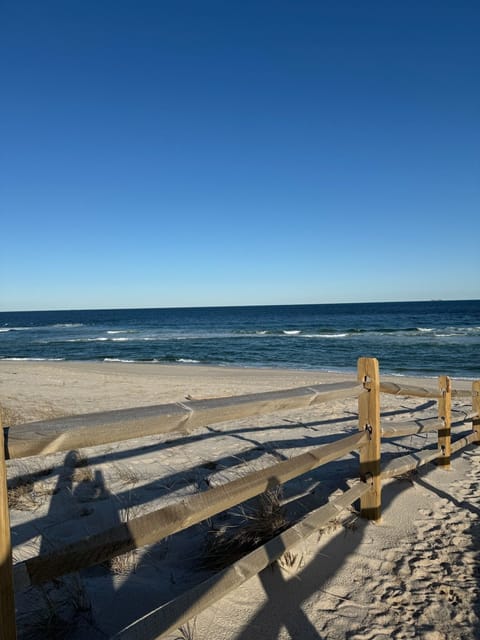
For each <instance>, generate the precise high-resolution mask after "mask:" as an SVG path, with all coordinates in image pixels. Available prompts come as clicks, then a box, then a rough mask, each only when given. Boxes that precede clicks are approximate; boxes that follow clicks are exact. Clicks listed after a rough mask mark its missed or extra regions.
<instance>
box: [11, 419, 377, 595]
mask: <svg viewBox="0 0 480 640" xmlns="http://www.w3.org/2000/svg"><path fill="white" fill-rule="evenodd" d="M367 439H368V434H367V433H366V432H362V433H354V434H353V435H350V436H346V437H344V438H341V439H340V440H338V441H336V442H333V443H331V444H326V445H322V446H321V447H317V448H316V449H312V450H311V451H308V452H306V453H302V454H300V455H298V456H295V457H293V458H290V460H285V461H284V462H279V463H277V464H274V465H271V466H270V467H267V468H265V469H262V470H260V471H255V472H253V473H250V474H248V475H246V476H244V477H243V478H238V479H236V480H233V481H231V482H227V483H225V484H224V485H221V486H218V487H214V488H212V489H209V490H208V491H204V492H201V493H197V494H195V495H193V496H190V497H188V498H184V499H183V500H182V501H180V502H178V503H175V504H171V505H167V506H165V507H163V508H161V509H158V510H156V511H153V512H151V513H147V514H145V515H143V516H140V517H138V518H134V519H132V520H129V522H128V523H123V524H121V525H118V526H116V527H113V528H111V529H108V530H107V531H104V532H102V533H99V534H96V535H92V536H89V537H88V538H84V539H83V540H80V541H79V542H77V543H73V544H70V545H68V546H66V547H64V548H63V549H61V550H59V551H56V552H52V553H49V554H45V555H41V556H37V557H35V558H31V559H29V560H26V561H25V563H24V565H25V566H26V568H27V572H28V575H29V577H30V583H31V584H38V583H40V582H43V581H45V580H51V579H52V578H55V577H58V576H61V575H64V574H66V573H71V572H72V571H77V570H79V569H82V568H85V567H88V566H92V565H94V564H98V563H100V562H104V561H105V560H108V559H109V558H113V557H115V556H117V555H121V554H122V553H126V552H127V551H130V550H132V549H135V548H138V547H142V546H144V545H146V544H152V543H154V542H158V541H160V540H162V539H163V538H166V537H167V536H169V535H171V534H173V533H176V532H178V531H182V530H183V529H187V528H188V527H191V526H192V525H194V524H197V523H198V522H201V521H202V520H205V519H206V518H209V517H211V516H214V515H215V514H217V513H220V512H221V511H225V510H226V509H229V508H231V507H233V506H235V505H237V504H240V503H242V502H244V501H245V500H248V499H249V498H253V497H254V496H256V495H259V494H260V493H263V492H264V491H266V490H267V489H271V488H273V487H276V486H278V485H280V484H283V483H285V482H287V481H288V480H291V479H293V478H296V477H298V476H301V475H303V474H304V473H306V472H307V471H311V470H312V469H316V468H317V467H320V466H321V465H323V464H326V463H327V462H331V461H332V460H336V459H338V458H340V457H342V456H343V455H345V454H347V453H349V452H351V451H353V450H356V449H358V448H360V447H362V446H364V445H365V443H366V442H367ZM17 566H18V567H19V568H18V571H19V572H20V573H21V574H22V576H21V580H22V581H23V584H25V571H24V569H23V568H22V565H21V564H20V565H17ZM15 570H16V571H17V568H15Z"/></svg>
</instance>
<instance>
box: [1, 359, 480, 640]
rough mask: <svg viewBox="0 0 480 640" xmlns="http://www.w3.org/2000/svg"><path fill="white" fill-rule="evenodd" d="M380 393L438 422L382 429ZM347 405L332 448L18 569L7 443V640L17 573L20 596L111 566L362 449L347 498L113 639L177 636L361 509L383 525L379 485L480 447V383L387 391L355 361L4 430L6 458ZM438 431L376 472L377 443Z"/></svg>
mask: <svg viewBox="0 0 480 640" xmlns="http://www.w3.org/2000/svg"><path fill="white" fill-rule="evenodd" d="M381 394H390V395H395V396H406V397H414V398H415V397H418V398H430V399H434V400H436V401H437V416H435V417H431V418H425V419H421V420H408V421H403V422H397V423H394V422H389V423H388V425H386V426H385V428H383V427H382V422H381V413H380V398H381ZM466 397H471V401H472V412H471V414H470V415H465V416H464V419H462V420H458V421H456V422H453V423H452V419H451V413H452V408H451V405H452V398H466ZM346 398H357V402H358V431H357V432H356V433H353V434H352V435H348V436H344V437H339V438H338V440H336V441H335V442H333V443H330V444H325V445H322V446H320V447H317V448H315V449H311V450H309V451H306V452H304V453H301V454H299V455H296V456H293V457H292V458H290V459H288V460H285V461H282V462H277V463H275V464H273V465H270V466H268V467H265V468H264V469H261V470H259V471H254V472H251V473H247V474H245V475H244V476H243V477H240V478H237V479H235V480H233V481H230V482H225V483H224V484H223V485H220V486H216V487H214V488H210V489H208V490H206V491H203V492H199V493H196V494H193V495H192V496H189V497H186V498H183V499H181V500H179V501H177V502H175V503H173V504H168V505H166V506H164V507H162V508H160V509H157V510H155V511H152V512H150V513H148V514H145V515H143V516H140V517H137V518H133V519H130V520H129V522H128V523H123V524H120V525H118V526H116V527H112V528H110V529H108V530H106V531H103V532H101V533H98V534H96V535H92V536H89V537H87V538H84V539H83V540H80V541H79V542H76V543H72V544H69V545H66V546H64V547H62V548H61V549H58V550H56V551H53V552H51V553H48V554H42V555H39V556H36V557H33V558H30V559H28V560H25V561H23V562H21V563H17V564H16V565H15V566H14V567H13V572H12V562H11V541H10V528H9V513H8V500H7V488H6V465H5V460H4V458H3V452H4V447H2V446H1V444H2V443H1V442H0V449H1V453H0V587H1V589H0V594H1V595H0V615H1V620H2V624H1V625H0V640H13V639H14V638H15V637H16V635H15V634H16V631H15V609H14V597H13V594H14V587H13V580H12V575H13V578H14V583H15V588H16V589H18V590H20V589H23V588H25V587H28V586H30V585H35V584H40V583H42V582H44V581H46V580H51V579H53V578H58V577H59V576H62V575H64V574H67V573H71V572H73V571H77V570H80V569H83V568H85V567H89V566H92V565H94V564H98V563H101V562H104V561H107V560H110V559H111V558H113V557H115V556H118V555H121V554H123V553H126V552H128V551H131V550H133V549H136V548H139V547H142V546H145V545H147V544H152V543H155V542H159V541H160V540H162V539H164V538H165V537H167V536H169V535H172V534H174V533H178V532H179V531H182V530H185V529H187V528H189V527H191V526H193V525H195V524H197V523H199V522H202V521H203V520H206V519H207V518H210V517H212V516H214V515H216V514H218V513H220V512H223V511H225V510H227V509H229V508H231V507H234V506H237V505H239V504H241V503H243V502H245V501H246V500H248V499H250V498H253V497H255V496H258V495H260V494H262V493H263V492H265V491H267V490H269V489H272V488H274V487H277V486H279V485H282V484H284V483H286V482H288V481H290V480H292V479H294V478H298V477H300V476H302V475H303V474H305V473H307V472H309V471H311V470H313V469H316V468H318V467H320V466H322V465H324V464H327V463H328V462H332V461H334V460H337V459H339V458H341V457H343V456H345V455H347V454H349V453H350V452H352V451H359V463H360V464H359V476H360V481H357V482H356V483H355V484H354V486H353V487H351V488H350V489H349V490H348V491H346V492H345V493H343V494H342V495H340V496H339V497H336V498H334V499H332V500H331V501H330V502H328V503H327V504H325V505H323V506H321V507H319V508H317V509H315V510H314V511H312V512H310V513H309V514H307V515H306V516H305V517H304V518H303V519H302V520H301V521H299V522H297V523H295V524H293V525H292V526H291V527H289V528H288V529H287V530H285V531H283V532H282V533H281V534H279V535H277V536H276V537H274V538H272V539H271V540H269V541H268V542H266V543H265V544H262V545H261V546H260V547H258V548H257V549H255V550H254V551H252V552H251V553H249V554H247V555H245V556H244V557H243V558H242V559H241V560H239V561H237V562H234V563H233V564H232V565H231V566H230V567H228V568H227V569H225V570H223V571H221V572H220V573H218V574H216V575H214V576H212V578H210V579H208V580H207V581H205V582H203V583H201V584H200V585H198V586H197V587H195V588H194V589H192V590H190V591H187V592H186V593H184V594H183V595H181V596H179V597H178V598H176V599H175V600H173V601H171V602H169V603H166V604H163V605H162V606H160V607H158V608H157V609H155V610H154V611H152V612H150V613H149V614H147V615H146V616H144V617H143V618H141V619H140V620H137V621H135V622H134V623H132V624H131V625H129V626H128V627H126V628H125V629H123V630H122V631H121V632H119V633H118V634H117V635H116V636H115V638H117V639H118V640H130V639H132V640H133V639H142V640H147V639H149V638H152V639H153V638H157V637H159V636H160V635H163V634H165V633H168V632H169V631H172V630H173V629H176V628H178V627H179V626H180V625H181V624H182V623H183V622H185V621H186V620H188V619H190V618H191V617H193V616H195V615H197V613H199V612H200V611H202V610H204V609H205V608H206V607H208V606H210V605H211V604H212V603H214V602H216V601H217V600H219V599H220V598H221V597H223V596H224V595H225V594H226V593H228V592H229V591H231V590H232V589H235V588H237V587H238V586H239V585H240V584H242V583H243V582H245V581H246V580H248V579H249V578H250V577H252V576H254V575H256V574H257V573H259V572H260V571H261V570H262V569H264V568H265V567H266V566H268V565H269V564H271V563H272V562H274V561H275V560H277V559H278V558H279V557H280V556H281V555H282V554H283V553H285V552H286V551H288V550H289V549H291V548H292V547H293V546H295V545H296V544H298V543H299V541H301V540H305V539H306V538H308V537H309V536H310V535H311V534H312V533H314V532H316V531H318V529H319V528H321V527H323V526H325V525H326V524H328V522H329V521H331V520H332V519H333V518H335V517H337V515H338V513H339V512H341V511H342V510H344V509H345V508H347V507H349V506H350V505H352V504H353V503H354V502H355V501H357V500H359V501H360V515H361V516H362V517H364V518H368V519H372V520H378V519H379V518H380V517H381V492H382V482H383V481H385V480H387V479H389V478H394V477H398V476H402V475H403V474H405V473H408V472H410V471H412V470H415V469H417V468H419V467H421V466H423V465H425V464H427V463H428V462H432V461H434V460H435V461H436V463H437V465H439V467H440V468H441V469H448V468H449V466H450V461H451V456H452V455H453V454H454V453H456V452H458V451H460V450H461V449H463V448H464V447H466V446H468V445H470V444H472V443H479V442H480V437H479V434H480V381H475V382H474V383H473V384H472V391H471V393H470V392H466V391H464V390H454V389H452V385H451V381H450V379H449V378H448V377H447V376H441V377H440V378H439V379H438V388H436V389H433V388H432V389H428V388H424V387H419V386H415V385H404V384H402V383H399V384H397V383H392V382H382V381H381V380H380V375H379V367H378V361H377V360H376V359H374V358H360V359H359V361H358V369H357V381H356V382H355V381H352V382H345V383H334V384H326V385H325V384H324V385H315V386H310V387H299V388H296V389H287V390H284V391H271V392H266V393H257V394H247V395H243V396H236V397H229V398H213V399H207V400H193V401H189V402H186V403H172V404H166V405H157V406H153V407H140V408H136V409H126V410H118V411H109V412H102V413H96V414H85V415H83V416H73V417H69V418H61V419H57V420H51V421H43V422H36V423H30V424H25V425H20V426H17V427H12V428H11V429H9V430H5V431H6V434H7V436H8V439H7V442H6V446H5V451H6V452H7V454H8V455H9V456H10V457H12V458H15V457H24V456H30V455H39V454H45V453H53V452H58V451H65V450H71V449H75V448H81V447H84V446H94V445H100V444H107V443H110V442H116V441H121V440H128V439H131V438H134V437H135V438H138V437H142V436H146V435H156V434H159V433H167V432H170V431H181V432H187V433H188V432H190V431H191V430H193V429H195V428H198V427H201V426H205V425H207V424H212V423H218V422H227V421H230V420H235V419H239V418H245V417H251V416H254V415H258V414H264V413H272V412H276V411H282V410H291V409H302V408H306V407H311V406H314V405H317V404H319V403H323V402H329V401H333V400H340V399H346ZM470 421H471V429H470V430H469V431H466V432H464V433H461V434H459V435H457V436H456V439H455V440H454V441H453V442H452V434H451V431H452V427H455V429H457V428H461V427H462V426H467V425H468V424H469V422H470ZM0 431H2V430H1V429H0ZM435 431H436V432H437V434H438V441H437V443H436V445H434V446H430V447H428V448H425V449H422V450H420V451H416V452H414V453H410V454H408V455H404V456H401V457H398V458H396V459H393V460H390V461H389V462H388V463H386V464H384V465H383V467H382V466H381V440H382V438H383V439H392V438H400V437H405V436H411V435H418V434H424V433H429V432H435ZM456 433H457V432H456ZM0 435H3V433H0ZM4 621H6V622H4Z"/></svg>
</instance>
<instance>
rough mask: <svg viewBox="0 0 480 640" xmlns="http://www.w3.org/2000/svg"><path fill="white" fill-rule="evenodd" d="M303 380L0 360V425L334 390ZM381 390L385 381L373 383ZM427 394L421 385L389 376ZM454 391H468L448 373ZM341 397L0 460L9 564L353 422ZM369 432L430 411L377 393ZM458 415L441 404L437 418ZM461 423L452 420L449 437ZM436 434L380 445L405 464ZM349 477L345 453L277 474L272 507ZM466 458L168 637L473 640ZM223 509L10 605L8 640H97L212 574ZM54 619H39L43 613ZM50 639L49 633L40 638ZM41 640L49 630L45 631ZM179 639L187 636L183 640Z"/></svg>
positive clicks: (476, 462)
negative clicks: (210, 556) (13, 617)
mask: <svg viewBox="0 0 480 640" xmlns="http://www.w3.org/2000/svg"><path fill="white" fill-rule="evenodd" d="M354 378H355V373H354V372H352V374H351V375H350V376H349V375H346V374H339V373H328V372H318V371H297V370H280V369H246V368H238V369H237V368H226V367H204V366H197V365H195V366H191V365H160V364H152V365H146V364H124V363H110V362H108V363H92V362H85V363H72V362H15V361H2V362H0V405H1V407H2V420H3V425H4V426H9V427H11V428H12V429H14V428H15V425H16V424H21V423H24V422H32V421H38V420H46V419H51V418H62V417H65V416H69V415H75V414H82V413H89V412H95V411H106V410H113V409H120V408H130V407H144V406H150V405H155V404H161V403H168V402H184V401H185V400H192V399H194V400H196V399H206V398H215V397H224V396H231V395H238V394H244V393H253V392H262V391H271V390H275V389H285V388H293V387H300V386H308V385H313V384H322V383H329V382H336V381H343V380H346V379H349V380H353V379H354ZM382 379H385V380H397V381H398V380H399V378H389V377H388V376H385V377H384V376H382ZM401 380H402V381H403V382H405V383H407V382H408V383H410V384H419V383H421V384H422V386H426V387H430V388H436V386H437V381H436V380H435V379H428V380H422V381H419V380H418V379H413V378H412V379H409V378H405V377H402V378H401ZM453 387H454V388H455V389H469V388H471V382H469V381H465V380H454V381H453ZM356 411H357V401H356V400H355V399H351V400H350V399H349V400H342V401H333V402H330V403H328V404H322V405H318V406H312V407H309V408H308V409H306V410H302V411H281V412H277V413H273V414H268V415H262V416H258V417H255V418H248V419H242V420H237V421H233V422H225V423H220V424H215V425H212V426H210V425H208V424H207V425H205V426H204V427H201V428H199V429H196V430H195V431H194V432H193V433H192V434H189V435H186V434H178V433H170V434H164V435H158V436H149V437H145V438H134V436H135V434H134V433H132V439H131V440H128V441H124V442H120V443H113V444H112V443H111V444H108V445H104V446H101V447H86V448H83V449H81V450H79V451H78V452H62V453H56V454H51V455H46V456H37V457H31V458H22V459H17V460H10V461H8V463H7V468H8V478H9V485H10V487H12V488H13V487H15V486H18V485H19V484H22V479H25V478H27V477H28V479H29V483H30V484H29V485H28V491H25V493H24V494H23V495H22V494H21V493H19V495H15V499H14V500H13V499H12V503H11V510H10V516H11V529H12V543H13V555H14V561H15V562H16V563H18V562H20V561H22V560H24V559H26V558H29V557H33V556H35V555H38V554H39V553H45V552H48V551H51V550H53V549H56V548H59V547H61V546H62V545H64V544H66V543H69V542H73V541H76V540H80V539H82V538H84V537H86V536H88V535H92V534H94V533H96V532H99V531H102V530H103V529H105V528H108V527H112V526H114V525H115V524H118V523H119V522H122V521H126V520H128V519H129V518H132V517H135V516H137V515H141V514H143V513H148V512H149V511H153V510H155V509H158V508H159V507H161V506H164V505H166V504H171V503H173V502H176V501H179V500H181V499H182V498H184V497H186V496H191V495H193V494H195V493H197V492H198V491H203V490H205V489H207V488H208V487H214V486H218V485H219V484H222V483H224V482H226V481H228V480H231V479H234V478H237V477H240V476H241V475H242V474H244V473H246V472H248V471H251V470H253V469H262V468H264V467H267V466H269V465H271V464H274V463H275V462H278V461H279V460H285V459H288V458H290V457H292V456H294V455H297V454H299V453H302V452H304V451H306V450H308V449H309V448H310V449H311V448H313V447H317V446H320V445H322V444H326V443H329V442H334V441H335V440H336V439H337V438H340V437H342V436H345V435H348V434H351V433H354V432H356V431H357V429H358V424H357V416H356ZM381 411H382V416H383V418H382V419H383V423H384V424H386V425H388V422H399V421H402V420H409V419H410V420H412V419H413V418H415V419H418V418H425V417H430V416H435V415H436V411H437V406H436V402H434V401H433V400H428V399H427V400H426V399H422V398H404V397H393V396H386V395H382V406H381ZM468 413H470V404H469V401H468V398H465V399H463V398H462V399H458V400H455V401H454V403H453V411H452V419H453V420H454V421H455V420H461V419H463V418H464V417H465V415H467V414H468ZM462 430H465V427H464V428H463V429H462ZM435 441H436V434H423V435H418V436H409V437H407V438H401V439H399V440H396V441H389V442H385V443H383V444H382V452H385V455H386V456H393V455H394V454H395V455H399V454H400V455H401V454H405V453H411V452H414V451H415V450H418V449H421V448H424V447H425V446H427V445H428V444H433V443H434V442H435ZM356 477H358V459H357V456H356V455H355V454H349V455H348V456H345V457H344V458H342V459H341V460H338V461H335V462H332V463H328V464H327V465H325V466H323V467H321V468H320V469H318V470H317V471H315V472H312V473H308V474H305V475H304V476H302V477H301V478H298V479H296V480H292V481H290V482H289V483H288V484H287V485H285V487H284V488H283V493H282V496H281V501H282V504H283V505H284V511H285V514H286V518H288V520H289V521H292V522H293V521H295V520H297V519H298V518H301V517H302V516H303V515H304V514H305V513H307V512H308V511H309V510H311V509H314V508H316V507H318V506H320V505H321V504H324V503H325V502H326V501H327V500H328V497H329V496H330V495H331V494H334V495H335V494H338V492H340V491H344V490H345V489H346V488H347V487H348V486H349V484H350V483H351V482H352V481H353V480H354V479H355V478H356ZM479 483H480V450H478V449H477V447H476V446H475V445H472V446H469V447H467V448H466V449H464V450H462V452H460V453H459V454H456V455H455V456H454V457H453V459H452V468H451V470H450V471H443V470H441V469H439V468H437V467H436V466H435V465H434V464H427V465H425V466H424V467H422V469H421V470H419V471H418V472H415V473H412V474H408V475H407V476H405V477H401V478H396V479H393V480H391V481H389V482H387V483H386V484H385V486H384V492H383V516H382V520H381V521H380V522H379V523H372V522H366V521H364V520H361V519H360V518H359V517H358V514H357V513H356V512H355V511H354V510H350V511H347V512H344V513H343V515H342V516H341V517H339V518H338V520H337V521H335V523H334V524H333V525H332V526H330V527H328V529H327V530H325V531H322V532H319V533H318V534H316V535H313V536H311V537H310V538H309V539H308V541H307V542H305V543H301V544H299V545H298V548H297V549H296V550H295V553H292V554H291V555H289V556H288V558H284V560H283V561H280V562H279V563H275V564H274V565H272V566H271V567H269V568H267V569H265V570H264V571H262V573H260V574H259V575H258V576H257V577H255V578H252V579H250V580H248V581H247V582H246V583H245V584H244V585H243V586H242V587H240V588H239V589H238V590H236V591H234V592H232V593H230V594H228V595H227V596H225V598H223V599H222V600H220V601H219V602H218V603H217V604H215V605H213V606H212V607H209V608H208V609H207V610H205V611H204V612H203V613H201V614H199V615H198V616H196V617H195V618H194V619H193V620H191V621H190V623H189V624H188V625H184V626H183V627H182V629H181V630H179V631H177V632H174V633H173V634H170V635H168V636H167V637H168V638H170V640H173V639H175V638H190V637H191V638H195V639H199V640H206V639H207V638H208V639H213V640H229V639H232V640H233V639H235V640H249V639H250V638H266V639H270V638H271V639H277V638H278V639H279V640H280V639H281V640H284V639H289V638H290V639H297V638H301V639H303V638H306V639H310V638H312V639H313V638H328V639H330V638H334V639H337V638H338V639H347V638H349V639H351V640H374V639H377V640H380V639H382V638H398V639H402V638H424V639H425V640H440V639H443V638H445V639H446V638H448V639H449V640H450V639H456V638H458V639H460V638H462V639H463V638H465V639H467V638H476V637H478V636H479V634H480V622H479V613H480V611H479V602H478V593H479V586H478V551H477V549H478V543H479V535H480V526H479V516H480V498H479V497H478V486H479ZM249 508H250V506H249V505H247V506H246V507H245V509H244V510H243V512H242V510H241V509H234V510H232V512H229V513H228V514H226V515H222V514H219V515H218V516H215V517H214V518H212V519H211V520H210V521H207V522H204V523H202V524H199V525H196V526H194V527H192V528H190V529H187V530H186V531H183V532H181V533H179V534H175V535H174V536H171V537H169V538H167V539H165V540H163V541H161V542H160V543H157V544H154V545H151V546H149V547H146V548H142V549H139V550H137V551H136V552H133V553H131V554H129V556H128V557H126V558H122V559H121V562H113V561H112V562H111V563H110V565H109V566H104V565H101V566H97V567H93V568H91V569H87V570H83V571H81V572H80V573H79V574H71V575H69V576H67V577H65V578H63V579H61V580H55V581H53V582H51V583H46V584H45V585H44V586H43V587H42V588H32V587H30V588H28V589H26V590H23V591H20V592H18V593H17V594H16V598H17V620H18V627H19V637H20V638H46V637H68V638H73V639H74V640H77V639H78V640H83V639H87V638H88V639H90V638H92V639H96V638H106V637H110V636H111V635H113V634H114V633H117V632H118V631H119V630H120V629H122V628H123V627H124V626H126V625H128V624H129V623H131V622H133V621H134V620H135V619H137V618H139V617H141V616H142V615H145V614H146V613H148V612H149V611H150V610H152V609H154V608H155V607H158V606H159V605H160V604H162V603H164V602H166V601H168V600H170V599H172V598H174V597H176V596H178V595H179V594H181V593H182V592H184V591H185V590H187V589H189V588H191V587H192V586H194V585H196V584H199V583H200V582H202V580H204V579H206V578H207V577H208V576H210V575H211V573H212V570H211V569H210V568H209V567H207V566H206V565H205V562H204V560H205V557H206V555H207V550H208V549H209V540H211V537H212V532H214V531H218V530H219V529H220V528H221V527H234V526H235V524H236V523H238V522H240V521H241V522H243V523H245V521H248V514H249V511H248V509H249ZM52 610H55V612H56V613H55V616H52V615H51V612H52ZM48 634H50V636H49V635H48ZM55 634H56V635H55ZM188 634H190V635H188Z"/></svg>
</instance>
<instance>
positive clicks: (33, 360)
mask: <svg viewBox="0 0 480 640" xmlns="http://www.w3.org/2000/svg"><path fill="white" fill-rule="evenodd" d="M0 360H10V361H12V362H17V361H18V362H23V361H29V362H62V361H63V360H65V358H20V357H12V358H0Z"/></svg>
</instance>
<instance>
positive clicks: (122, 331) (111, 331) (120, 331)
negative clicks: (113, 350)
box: [107, 329, 128, 334]
mask: <svg viewBox="0 0 480 640" xmlns="http://www.w3.org/2000/svg"><path fill="white" fill-rule="evenodd" d="M107 333H110V334H114V333H128V332H127V330H126V329H115V331H114V330H113V329H112V330H110V331H107Z"/></svg>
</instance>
